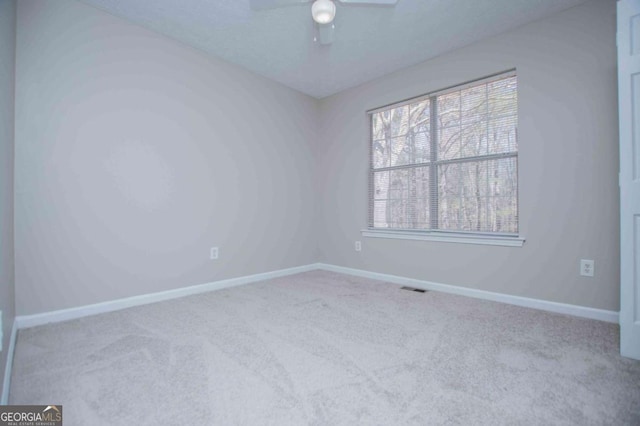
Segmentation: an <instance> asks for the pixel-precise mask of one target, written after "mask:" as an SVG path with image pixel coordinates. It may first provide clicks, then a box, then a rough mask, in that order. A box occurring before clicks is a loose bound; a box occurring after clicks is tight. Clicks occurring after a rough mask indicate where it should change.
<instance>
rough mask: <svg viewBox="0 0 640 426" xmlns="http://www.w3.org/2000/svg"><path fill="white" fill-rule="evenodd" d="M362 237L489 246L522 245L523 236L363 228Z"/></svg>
mask: <svg viewBox="0 0 640 426" xmlns="http://www.w3.org/2000/svg"><path fill="white" fill-rule="evenodd" d="M362 236H363V237H370V238H391V239H400V240H421V241H437V242H442V243H460V244H481V245H490V246H504V247H522V245H523V244H524V241H525V240H524V238H520V237H519V236H518V237H510V236H502V235H495V236H492V235H473V234H463V233H460V234H454V233H447V232H428V231H424V232H421V231H396V230H391V229H389V230H385V229H363V230H362Z"/></svg>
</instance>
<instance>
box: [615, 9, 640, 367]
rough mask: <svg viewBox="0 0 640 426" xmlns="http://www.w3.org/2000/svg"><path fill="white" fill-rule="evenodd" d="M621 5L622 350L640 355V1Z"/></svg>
mask: <svg viewBox="0 0 640 426" xmlns="http://www.w3.org/2000/svg"><path fill="white" fill-rule="evenodd" d="M617 6H618V34H617V38H618V113H619V115H620V354H621V355H623V356H626V357H629V358H635V359H640V0H619V1H618V5H617Z"/></svg>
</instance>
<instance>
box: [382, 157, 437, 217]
mask: <svg viewBox="0 0 640 426" xmlns="http://www.w3.org/2000/svg"><path fill="white" fill-rule="evenodd" d="M373 201H374V205H373V223H374V226H375V227H382V228H400V229H428V228H429V167H412V168H409V169H401V170H391V171H384V172H375V173H374V200H373Z"/></svg>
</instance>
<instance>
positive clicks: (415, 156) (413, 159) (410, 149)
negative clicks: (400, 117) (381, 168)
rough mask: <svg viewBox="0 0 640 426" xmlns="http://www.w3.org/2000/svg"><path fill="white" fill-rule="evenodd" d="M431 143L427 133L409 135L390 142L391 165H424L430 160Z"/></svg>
mask: <svg viewBox="0 0 640 426" xmlns="http://www.w3.org/2000/svg"><path fill="white" fill-rule="evenodd" d="M430 155H431V141H430V138H429V134H428V133H417V134H414V133H410V134H408V135H406V136H401V137H399V138H393V139H392V140H391V165H392V166H405V165H408V164H419V163H426V162H428V161H429V160H430Z"/></svg>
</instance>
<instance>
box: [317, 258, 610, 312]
mask: <svg viewBox="0 0 640 426" xmlns="http://www.w3.org/2000/svg"><path fill="white" fill-rule="evenodd" d="M318 268H319V269H323V270H325V271H333V272H339V273H342V274H348V275H355V276H358V277H363V278H370V279H374V280H379V281H387V282H391V283H394V284H400V285H408V286H411V287H416V288H421V289H425V290H433V291H441V292H443V293H451V294H457V295H460V296H467V297H474V298H476V299H484V300H492V301H494V302H501V303H507V304H509V305H517V306H523V307H525V308H533V309H540V310H542V311H549V312H555V313H560V314H567V315H573V316H576V317H582V318H590V319H595V320H599V321H605V322H610V323H614V324H618V323H619V313H618V312H615V311H607V310H604V309H596V308H588V307H585V306H578V305H569V304H566V303H558V302H550V301H548V300H540V299H531V298H528V297H520V296H511V295H508V294H503V293H493V292H490V291H484V290H477V289H473V288H467V287H459V286H454V285H448V284H440V283H435V282H431V281H423V280H418V279H414V278H406V277H400V276H397V275H388V274H381V273H377V272H370V271H365V270H362V269H353V268H347V267H344V266H336V265H329V264H325V263H319V264H318Z"/></svg>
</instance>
